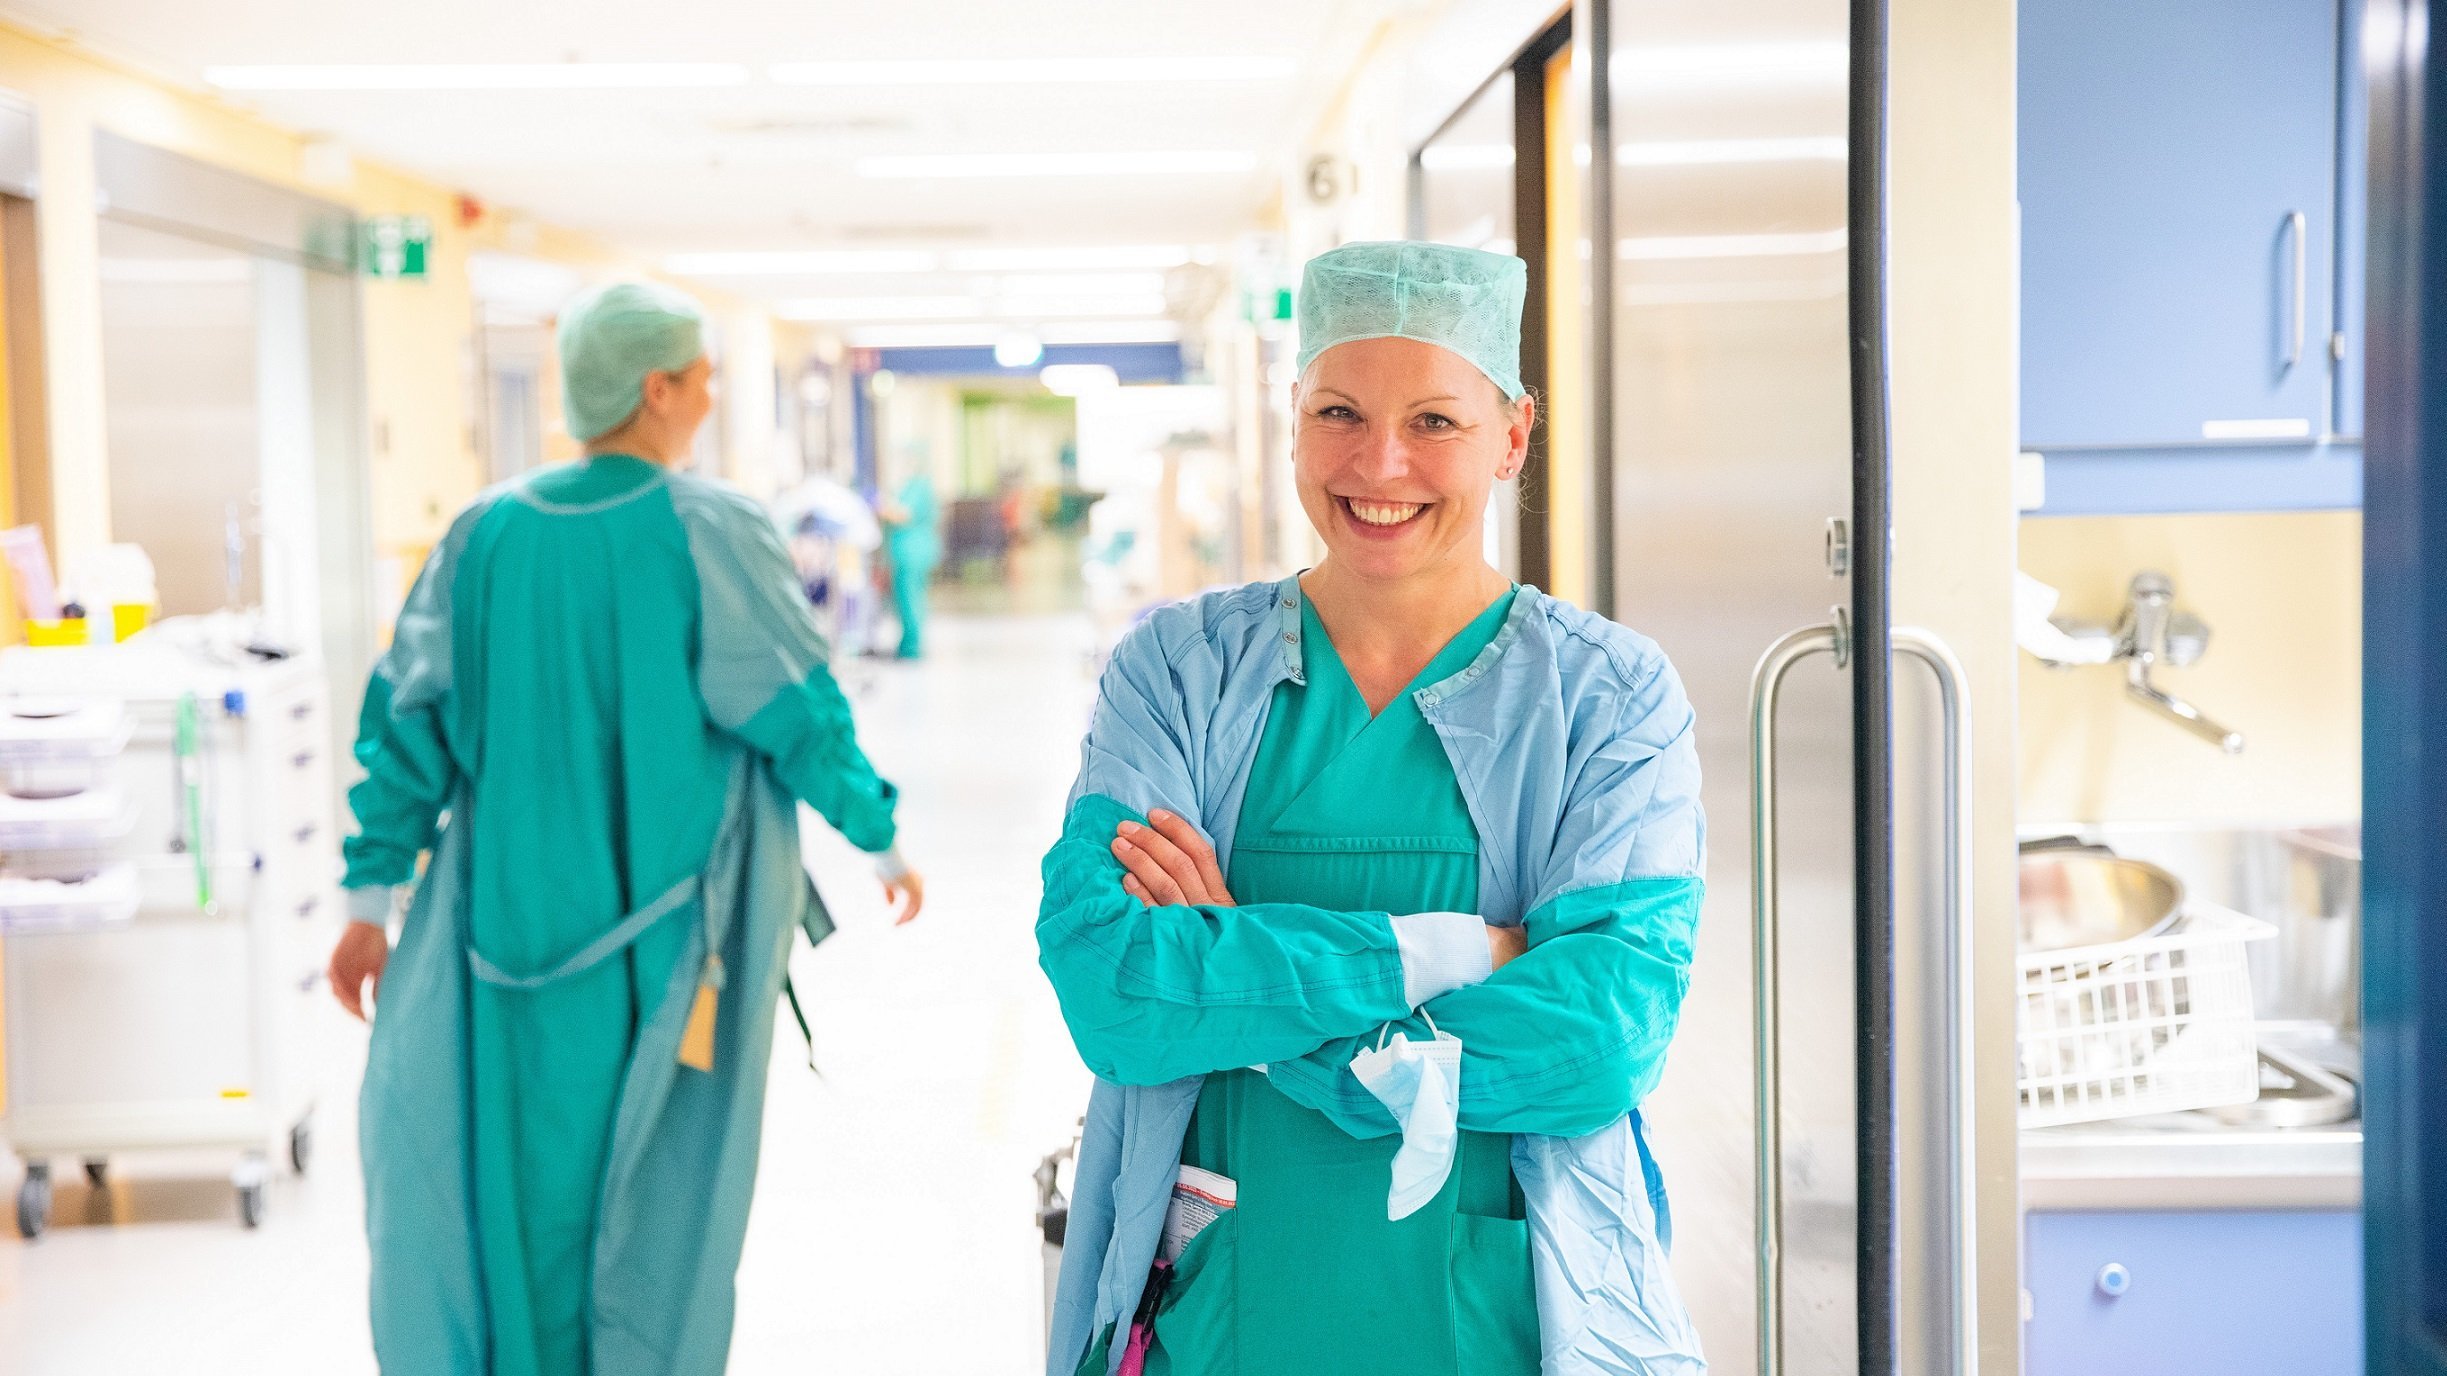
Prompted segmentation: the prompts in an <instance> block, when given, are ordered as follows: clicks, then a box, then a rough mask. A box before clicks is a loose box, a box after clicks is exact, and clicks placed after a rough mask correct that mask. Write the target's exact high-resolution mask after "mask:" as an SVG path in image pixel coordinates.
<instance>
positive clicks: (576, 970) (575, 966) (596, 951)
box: [467, 874, 704, 992]
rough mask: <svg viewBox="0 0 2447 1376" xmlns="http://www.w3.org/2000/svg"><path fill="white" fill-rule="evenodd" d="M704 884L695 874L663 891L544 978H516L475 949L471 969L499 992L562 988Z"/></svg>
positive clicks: (626, 945)
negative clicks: (567, 981)
mask: <svg viewBox="0 0 2447 1376" xmlns="http://www.w3.org/2000/svg"><path fill="white" fill-rule="evenodd" d="M703 884H704V881H703V879H702V878H701V877H700V876H697V875H693V874H692V875H690V876H689V877H688V878H686V879H683V880H681V881H680V882H679V883H677V884H674V885H672V886H671V887H670V888H668V889H665V890H664V891H663V894H662V896H661V897H660V898H657V899H655V900H654V901H653V902H651V903H649V904H647V905H646V906H644V907H642V908H640V909H638V910H637V911H636V912H633V913H631V914H629V915H628V916H627V917H624V918H622V919H620V921H619V922H618V923H616V924H614V925H613V927H612V929H611V930H610V931H607V932H605V933H604V934H603V935H601V936H599V937H596V938H595V939H594V940H592V941H590V942H588V943H586V944H585V945H584V946H581V947H579V948H578V950H577V951H576V952H575V953H574V954H572V955H571V956H570V957H569V958H568V959H566V960H563V961H562V962H561V963H560V964H558V965H555V966H553V967H552V968H551V969H549V970H546V971H544V972H543V973H542V974H536V975H513V974H511V973H509V972H508V971H506V970H503V969H502V968H501V967H500V966H498V965H495V964H494V963H493V962H491V961H489V960H486V959H485V958H484V955H483V953H482V952H480V951H478V950H477V949H476V948H475V947H474V946H472V945H471V946H469V947H468V948H467V964H468V968H469V969H471V970H473V971H474V972H475V975H476V978H477V979H479V980H482V981H483V982H485V983H486V984H489V985H492V986H493V987H494V988H496V989H513V990H518V991H520V992H526V991H531V990H536V989H542V988H546V987H548V986H551V985H555V984H559V983H560V982H561V981H563V980H565V979H570V978H573V977H575V976H578V975H582V974H584V973H586V972H587V971H589V970H592V969H594V968H595V967H596V966H598V965H601V964H602V963H603V962H605V961H607V960H609V959H611V958H612V957H613V956H616V955H618V954H620V953H621V952H622V951H625V950H627V949H628V948H629V947H630V946H632V945H634V944H636V942H637V939H638V938H639V937H642V936H644V935H645V934H646V933H647V932H648V931H650V930H652V929H653V927H654V925H655V924H656V923H658V922H661V921H662V920H663V919H664V918H666V917H669V916H671V915H672V914H673V913H676V912H678V911H680V910H681V909H682V908H685V907H687V906H688V904H689V902H690V900H692V899H694V898H695V897H696V896H697V893H698V890H699V889H700V888H702V887H703Z"/></svg>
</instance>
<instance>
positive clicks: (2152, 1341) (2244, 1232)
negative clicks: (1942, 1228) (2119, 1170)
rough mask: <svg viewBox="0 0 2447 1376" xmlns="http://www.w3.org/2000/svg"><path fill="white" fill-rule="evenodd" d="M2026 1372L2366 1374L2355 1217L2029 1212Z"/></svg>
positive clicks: (2044, 1375) (2048, 1375) (2039, 1375)
mask: <svg viewBox="0 0 2447 1376" xmlns="http://www.w3.org/2000/svg"><path fill="white" fill-rule="evenodd" d="M2023 1246H2024V1249H2025V1260H2024V1265H2023V1288H2024V1289H2025V1290H2027V1291H2028V1292H2029V1303H2030V1319H2029V1323H2028V1325H2027V1326H2026V1328H2025V1329H2024V1332H2023V1373H2024V1376H2193V1374H2194V1373H2198V1376H2362V1219H2361V1215H2360V1214H2358V1213H2354V1212H2351V1211H2342V1210H2339V1211H2320V1210H2299V1211H2293V1210H2288V1211H2279V1210H2271V1211H2267V1212H2222V1211H2200V1212H2183V1213H2173V1212H2169V1213H2149V1212H2122V1211H2104V1210H2102V1211H2095V1212H2063V1213H2059V1212H2044V1213H2037V1212H2035V1213H2032V1214H2030V1215H2028V1216H2027V1217H2026V1218H2025V1219H2024V1221H2023Z"/></svg>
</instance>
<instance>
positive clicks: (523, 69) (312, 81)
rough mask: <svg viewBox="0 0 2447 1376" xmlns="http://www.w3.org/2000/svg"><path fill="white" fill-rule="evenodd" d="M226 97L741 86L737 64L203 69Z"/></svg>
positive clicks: (742, 73) (744, 72)
mask: <svg viewBox="0 0 2447 1376" xmlns="http://www.w3.org/2000/svg"><path fill="white" fill-rule="evenodd" d="M204 80H205V81H206V82H208V83H210V84H212V85H214V86H218V87H220V88H221V89H222V90H225V91H570V90H638V89H648V88H659V87H691V86H745V85H747V84H748V69H747V68H746V67H743V66H741V65H739V64H738V63H735V62H421V63H410V62H350V63H292V64H280V65H258V66H234V67H206V68H205V69H204Z"/></svg>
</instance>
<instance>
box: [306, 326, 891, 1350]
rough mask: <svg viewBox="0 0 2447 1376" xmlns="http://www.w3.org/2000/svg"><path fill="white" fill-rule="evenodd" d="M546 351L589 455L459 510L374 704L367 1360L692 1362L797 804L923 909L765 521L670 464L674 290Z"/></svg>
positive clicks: (691, 372) (733, 1223)
mask: <svg viewBox="0 0 2447 1376" xmlns="http://www.w3.org/2000/svg"><path fill="white" fill-rule="evenodd" d="M559 337H560V354H561V363H562V373H563V390H564V398H563V399H564V408H565V410H566V412H567V416H568V420H569V429H570V433H571V434H573V435H576V436H580V437H582V438H584V439H585V441H586V457H585V458H584V459H583V460H581V461H579V462H576V463H572V464H566V465H563V466H560V467H555V468H547V469H543V470H539V471H538V472H536V473H533V474H531V475H529V476H527V477H525V478H522V479H519V480H517V481H515V482H512V483H509V484H506V485H504V486H502V487H498V488H495V489H493V490H491V491H489V492H487V493H486V494H485V495H484V496H483V497H481V498H479V499H478V500H477V501H476V503H475V504H474V505H473V506H471V507H469V508H468V510H466V511H465V512H463V513H461V515H460V516H459V518H458V519H457V520H456V521H455V522H454V523H453V524H452V526H451V529H450V533H449V535H448V536H447V537H446V538H445V539H444V540H443V542H442V544H441V545H440V546H438V547H437V548H436V549H435V550H434V552H433V554H432V556H431V557H430V558H429V559H428V560H427V562H426V565H425V569H424V572H423V574H422V575H421V576H420V577H419V578H418V580H417V584H416V588H415V590H414V591H413V592H412V593H411V594H410V596H409V598H408V603H407V605H406V607H405V608H404V609H403V610H402V611H401V613H400V617H399V622H398V629H397V632H396V636H395V639H394V641H393V643H392V646H391V648H390V650H389V652H388V653H387V654H385V655H384V657H383V659H382V661H381V663H380V664H379V665H377V666H376V668H375V670H374V674H373V678H372V680H371V681H370V682H369V683H368V684H367V687H366V697H365V709H364V716H363V720H362V722H361V724H360V727H359V734H358V741H357V758H358V760H359V761H360V762H361V763H362V764H363V765H364V766H365V770H366V778H365V780H364V781H363V782H361V783H359V784H358V785H357V786H356V787H355V788H354V789H352V790H351V791H350V794H349V801H350V804H351V805H352V806H353V808H354V809H355V811H356V815H357V822H358V828H359V830H358V834H357V835H356V836H354V837H352V838H350V840H349V841H348V844H347V859H348V874H347V879H346V884H347V887H348V889H349V891H350V911H351V914H352V916H353V917H355V918H356V919H357V920H356V921H354V922H352V923H351V924H350V926H349V927H348V929H347V933H346V935H345V936H343V937H342V938H341V940H340V943H339V947H338V949H337V950H336V951H335V952H334V953H333V956H332V960H331V983H332V987H333V990H334V992H335V993H337V994H338V995H339V999H340V1002H341V1003H342V1004H343V1005H344V1006H345V1007H347V1008H348V1010H349V1011H350V1012H352V1013H360V1014H361V1015H362V1010H363V1009H364V1007H365V1004H364V998H365V994H366V991H367V989H368V987H369V986H378V987H379V992H378V995H377V997H378V999H379V1005H378V1015H377V1016H376V1017H375V1019H374V1030H373V1040H372V1044H371V1047H370V1050H369V1052H368V1056H367V1064H366V1075H365V1089H364V1102H363V1112H362V1137H363V1149H364V1157H365V1173H366V1197H367V1198H366V1205H367V1209H366V1213H367V1228H368V1233H369V1240H370V1242H371V1250H372V1255H373V1331H374V1344H375V1349H376V1354H377V1356H378V1357H379V1358H380V1359H381V1362H382V1365H383V1367H384V1369H385V1370H389V1371H396V1372H413V1373H418V1374H419V1376H423V1374H424V1373H435V1376H444V1374H448V1376H478V1374H479V1373H483V1374H487V1376H582V1373H592V1374H593V1376H610V1374H611V1373H637V1374H638V1376H647V1373H654V1374H655V1376H668V1373H703V1374H704V1376H713V1373H717V1372H720V1371H721V1370H722V1369H723V1367H724V1362H725V1354H726V1352H727V1349H728V1346H729V1341H730V1315H731V1281H732V1276H733V1273H734V1272H735V1271H736V1270H737V1267H738V1263H739V1250H740V1240H741V1236H742V1234H743V1232H744V1230H745V1227H746V1220H747V1205H748V1195H749V1191H750V1188H751V1187H752V1185H753V1183H754V1176H755V1168H756V1148H757V1126H758V1123H759V1121H760V1120H761V1117H762V1108H763V1098H762V1096H763V1091H764V1085H765V1067H766V1062H767V1057H768V1055H769V1053H770V1052H771V1049H772V1043H773V1032H772V1029H773V1019H774V1005H775V1002H776V1000H777V998H778V997H779V995H780V991H781V989H782V985H783V981H784V978H785V972H786V969H787V966H786V963H785V958H786V956H787V954H788V951H789V949H790V945H791V940H792V935H793V933H794V931H797V930H805V931H806V932H807V933H808V935H809V936H810V937H811V938H813V939H819V940H820V939H821V938H822V937H823V936H824V934H826V933H827V932H829V931H830V930H831V924H830V923H829V921H827V920H826V919H825V916H824V912H823V908H822V905H821V904H820V903H819V902H818V901H817V900H816V898H815V894H814V892H813V890H812V889H811V888H810V887H809V885H808V881H807V876H806V872H805V870H804V869H803V868H801V862H800V859H799V848H798V816H797V811H796V806H795V801H794V800H803V801H805V802H807V803H808V804H810V805H811V806H813V807H814V808H815V809H816V811H818V812H819V813H821V814H822V815H823V816H824V818H825V820H827V821H828V822H830V823H832V824H833V825H834V826H835V827H837V828H839V829H840V831H841V832H842V834H843V835H845V836H847V837H848V838H849V839H850V841H851V842H852V843H853V844H855V845H857V846H858V847H859V848H860V849H862V850H866V851H870V852H874V853H876V854H877V855H878V857H879V859H878V865H877V868H878V872H879V873H880V874H881V876H882V877H883V880H884V885H885V890H886V893H887V894H888V895H891V896H896V897H899V898H900V899H901V900H902V903H903V908H902V913H901V920H902V921H907V920H908V919H909V918H911V917H914V916H916V914H917V911H918V907H919V905H920V901H921V893H922V889H921V885H920V882H919V879H918V877H917V876H916V875H915V874H913V873H911V872H910V871H909V869H908V867H907V866H906V865H903V864H902V863H901V862H900V860H899V858H898V853H897V852H896V851H895V850H894V849H893V833H894V824H893V807H894V802H895V794H894V791H893V788H892V786H891V785H890V784H888V783H886V782H884V781H883V780H882V779H880V778H878V777H877V776H876V773H875V771H874V770H873V769H872V768H871V767H869V765H868V763H867V760H866V757H865V756H864V755H863V754H861V753H860V751H859V748H858V742H857V739H856V736H855V735H854V733H853V729H852V725H851V721H850V710H849V705H848V703H847V702H845V701H844V700H843V698H842V695H841V692H840V690H839V689H838V688H837V687H836V686H835V685H834V682H833V678H832V675H831V673H830V672H829V670H827V668H826V667H825V658H826V647H825V645H824V643H823V640H822V639H821V637H820V636H819V635H818V634H817V632H816V628H815V624H814V622H813V621H812V620H811V619H810V613H809V610H808V606H807V603H806V600H805V598H804V597H802V596H801V595H800V591H799V586H798V580H797V578H796V576H795V574H794V572H793V570H792V568H791V564H790V560H789V557H788V556H787V555H786V554H785V553H784V552H783V549H782V544H781V540H780V538H779V535H778V533H777V532H776V531H775V530H774V528H773V526H772V524H771V522H770V521H769V520H768V519H767V518H766V516H765V514H764V512H763V510H762V509H761V508H760V507H759V506H758V505H757V504H756V503H755V502H753V501H751V500H750V499H748V498H747V497H746V496H744V495H742V494H740V493H738V492H735V491H732V490H731V489H729V488H726V487H723V486H720V485H718V484H715V483H712V482H709V481H706V480H704V479H701V478H697V477H695V476H693V475H689V474H685V473H681V472H677V471H675V469H676V468H677V466H678V465H680V464H682V463H684V462H685V460H686V457H687V454H688V452H689V447H690V444H691V442H692V441H693V439H694V437H695V435H696V431H697V427H698V426H699V424H700V423H702V422H703V421H704V419H705V416H706V412H707V410H708V409H709V408H710V405H711V401H710V398H709V396H708V393H707V378H708V374H709V373H710V371H711V364H710V363H709V362H708V360H707V358H706V356H705V349H704V341H703V337H702V326H701V323H700V318H699V315H698V312H697V309H696V307H695V305H694V304H693V303H691V302H690V301H689V300H688V299H687V298H686V297H683V296H680V295H679V294H678V293H675V292H670V291H667V290H664V289H661V288H657V287H651V286H645V285H640V284H619V285H615V286H611V287H607V288H603V289H600V290H598V291H594V292H590V293H588V294H587V295H585V296H583V297H581V298H580V299H579V300H577V301H576V302H573V303H572V304H571V305H570V306H569V307H568V308H567V309H566V310H565V311H564V313H563V315H562V318H561V322H560V331H559ZM427 852H430V853H431V857H432V858H431V860H430V863H428V864H426V865H425V866H424V867H423V870H422V873H421V875H420V873H419V865H418V862H419V858H420V857H421V856H423V855H424V854H426V853H427ZM411 882H413V883H414V884H415V886H416V892H415V897H414V900H413V902H412V903H411V905H410V906H409V908H408V910H407V914H406V919H405V922H404V924H403V925H402V927H401V929H400V944H399V949H398V951H397V953H396V955H394V953H393V952H392V951H391V947H390V940H389V934H388V929H387V924H388V921H389V919H390V917H391V916H392V912H393V903H392V891H393V888H394V886H400V885H407V884H409V883H411Z"/></svg>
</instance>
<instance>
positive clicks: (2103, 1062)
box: [2015, 901, 2277, 1128]
mask: <svg viewBox="0 0 2447 1376" xmlns="http://www.w3.org/2000/svg"><path fill="white" fill-rule="evenodd" d="M2275 935H2277V929H2276V928H2275V927H2272V926H2270V925H2269V924H2268V923H2266V922H2262V921H2259V920H2258V919H2256V918H2250V917H2245V916H2244V915H2243V914H2241V913H2238V912H2234V911H2232V910H2231V909H2227V908H2221V907H2218V906H2216V905H2215V904H2209V903H2201V902H2198V901H2194V902H2190V903H2187V904H2186V905H2185V908H2184V916H2183V918H2182V919H2181V920H2180V921H2179V922H2177V923H2176V925H2175V926H2174V928H2173V929H2171V930H2170V931H2168V932H2167V933H2166V934H2165V935H2163V936H2155V937H2145V938H2141V939H2138V940H2133V941H2115V942H2108V943H2106V944H2104V945H2098V946H2077V947H2068V948H2065V949H2062V950H2055V951H2030V952H2025V953H2023V955H2022V987H2021V999H2020V1006H2019V1007H2018V1009H2017V1010H2016V1014H2015V1024H2016V1031H2017V1034H2018V1040H2019V1043H2020V1047H2021V1053H2022V1064H2021V1070H2020V1083H2021V1089H2022V1120H2021V1121H2022V1126H2024V1127H2026V1128H2036V1127H2048V1126H2051V1125H2054V1124H2058V1123H2089V1122H2096V1121H2098V1120H2099V1119H2102V1118H2128V1117H2132V1116H2134V1115H2136V1114H2143V1113H2174V1112H2177V1111H2180V1110H2183V1109H2193V1108H2215V1107H2217V1106H2219V1105H2221V1104H2247V1103H2250V1102H2251V1101H2252V1100H2254V1099H2256V1098H2258V1097H2260V1045H2259V1041H2258V1039H2257V1038H2256V1037H2255V1036H2254V1035H2253V1031H2252V982H2251V975H2250V972H2249V971H2248V970H2247V969H2246V967H2245V964H2244V959H2243V948H2244V946H2245V945H2246V944H2247V943H2250V942H2254V941H2260V940H2263V939H2265V938H2268V937H2272V936H2275Z"/></svg>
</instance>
